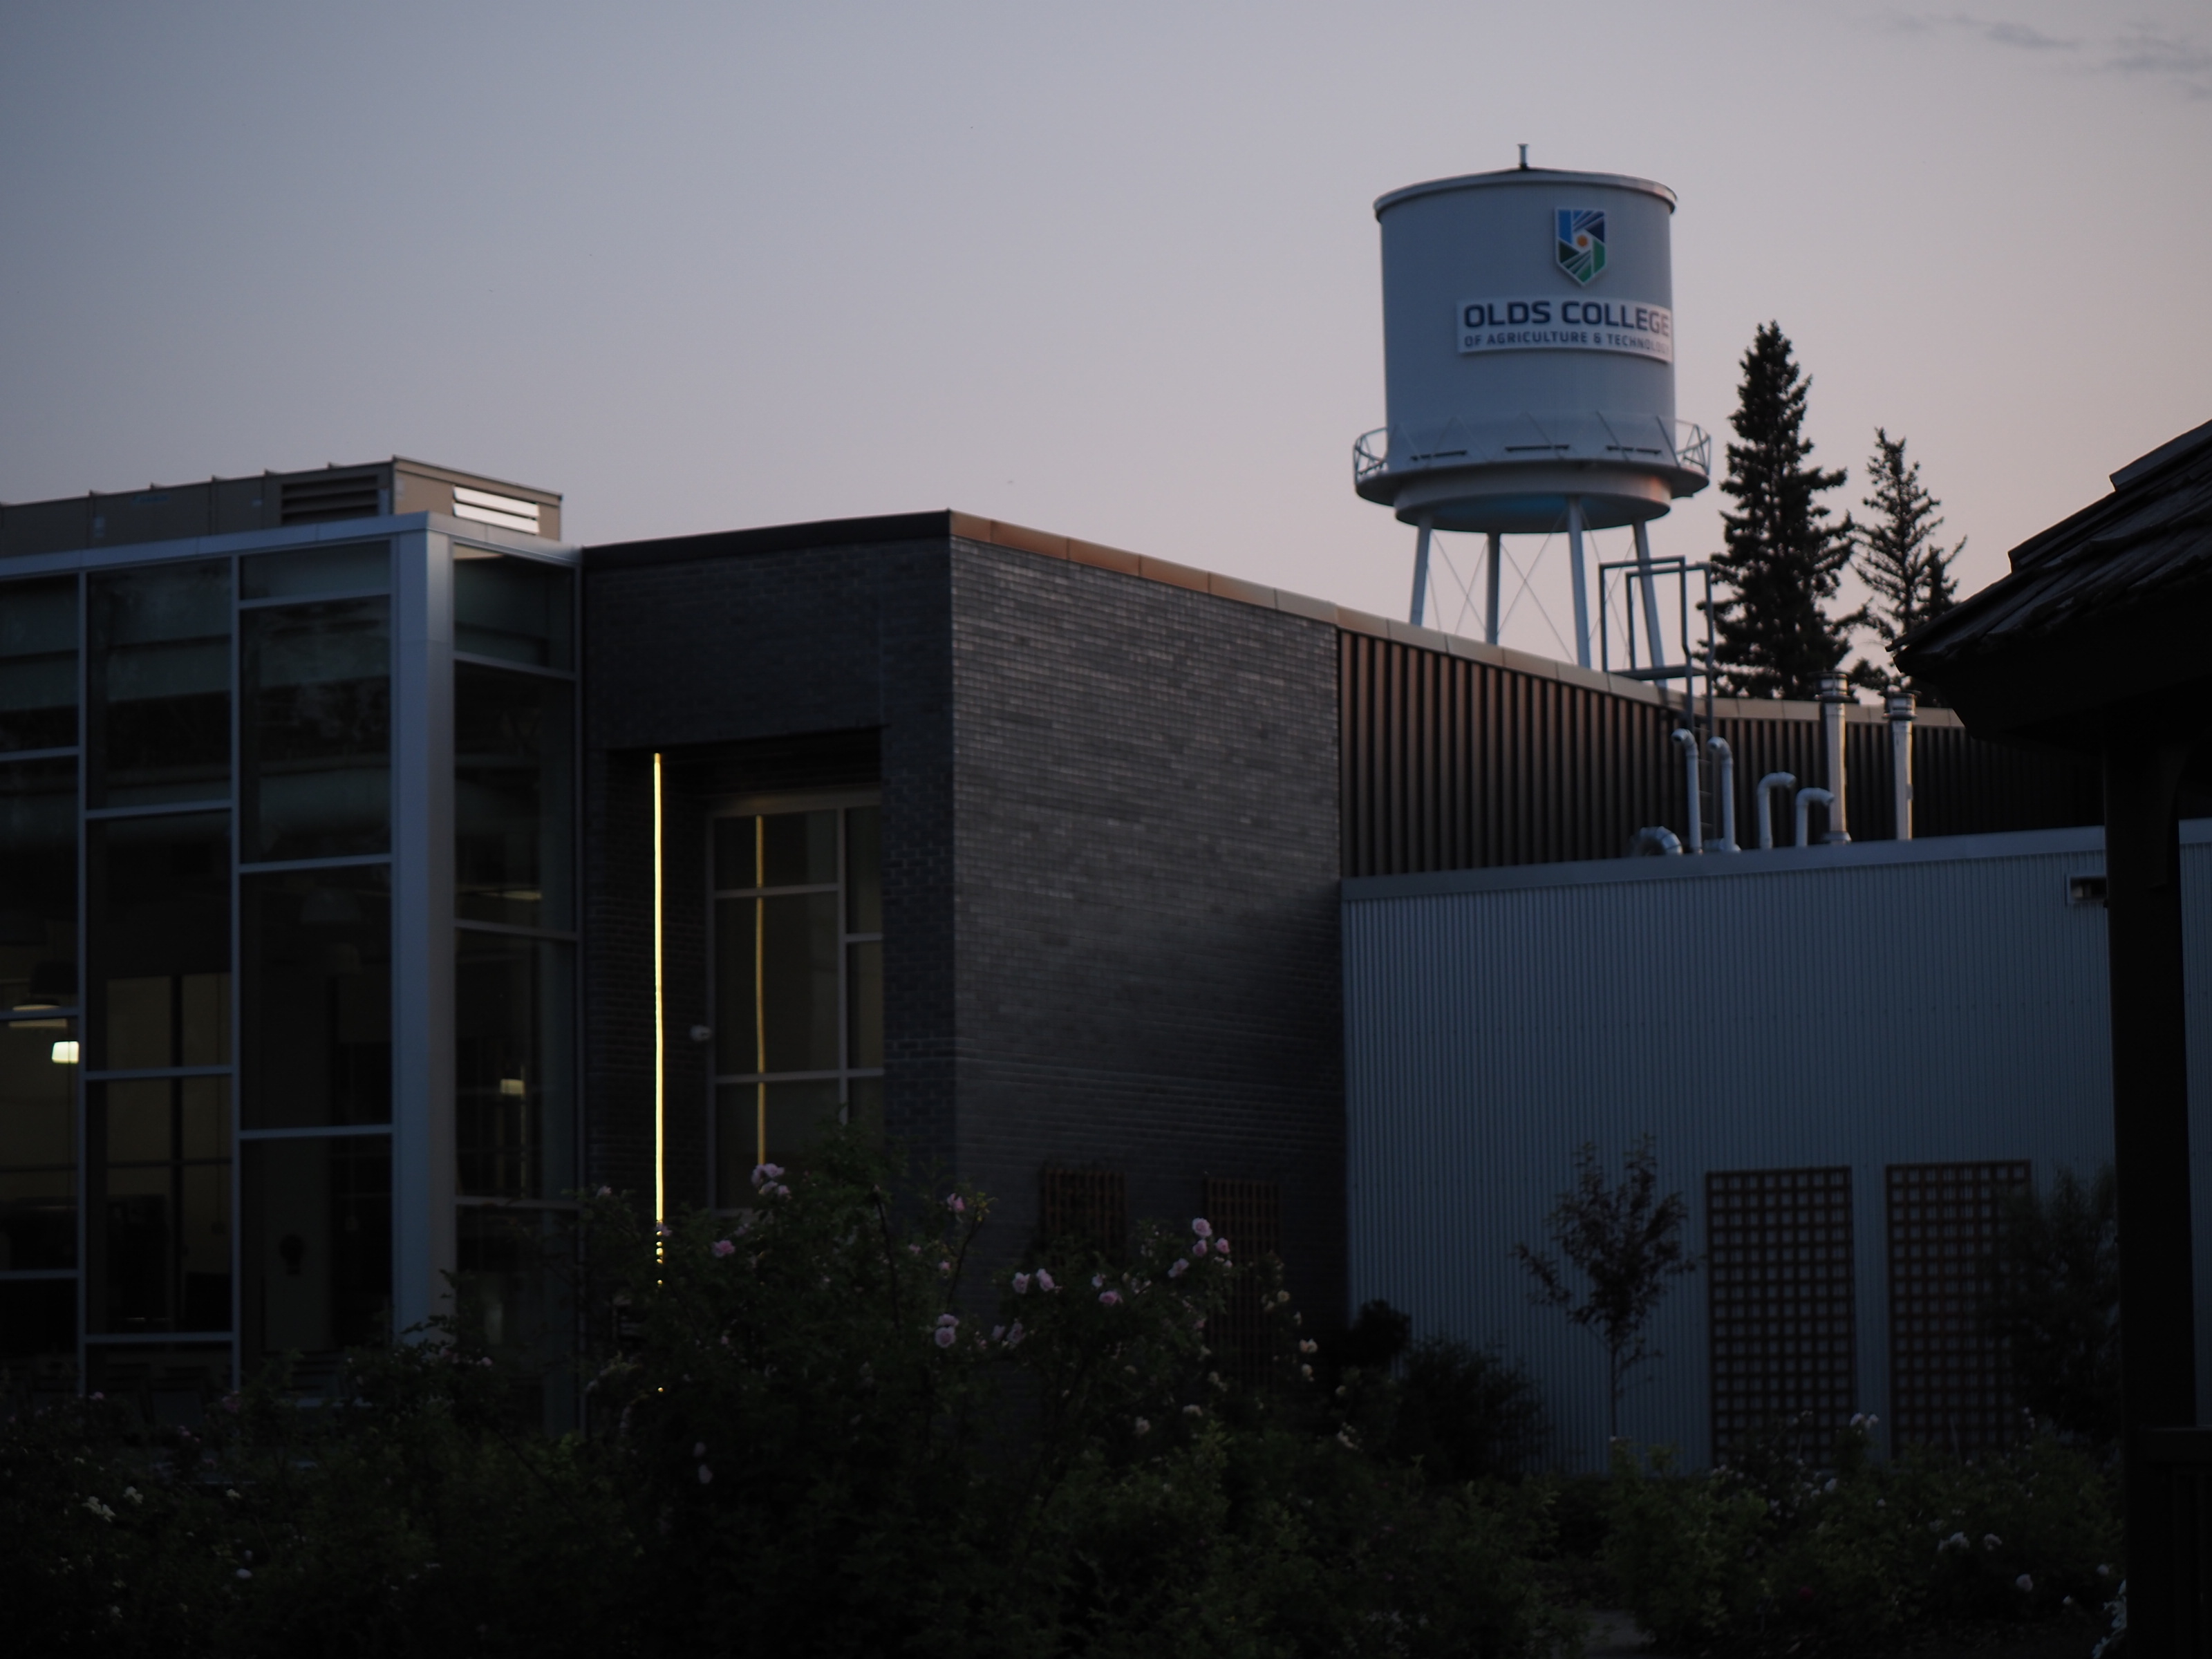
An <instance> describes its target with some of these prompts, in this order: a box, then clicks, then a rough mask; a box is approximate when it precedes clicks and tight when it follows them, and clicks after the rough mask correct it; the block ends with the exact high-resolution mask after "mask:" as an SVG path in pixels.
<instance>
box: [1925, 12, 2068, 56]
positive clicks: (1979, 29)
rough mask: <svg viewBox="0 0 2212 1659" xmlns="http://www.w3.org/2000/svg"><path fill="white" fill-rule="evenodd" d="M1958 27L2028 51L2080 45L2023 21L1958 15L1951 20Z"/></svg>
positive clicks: (1990, 39)
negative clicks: (1988, 19) (2003, 20)
mask: <svg viewBox="0 0 2212 1659" xmlns="http://www.w3.org/2000/svg"><path fill="white" fill-rule="evenodd" d="M1951 21H1953V22H1954V23H1956V24H1957V25H1958V26H1959V27H1960V28H1966V29H1972V31H1973V32H1974V33H1977V34H1978V35H1980V36H1981V37H1982V39H1983V40H1988V41H1990V42H1991V43H1993V44H1995V45H1996V46H2019V47H2021V48H2023V49H2024V50H2026V51H2028V52H2072V51H2074V50H2075V49H2076V48H2077V47H2079V46H2081V42H2080V41H2079V40H2060V39H2059V38H2058V37H2057V35H2055V34H2045V33H2044V32H2043V31H2042V30H2041V29H2034V28H2030V27H2028V26H2027V24H2025V23H2002V22H1996V23H1993V22H1989V21H1985V20H1984V19H1982V18H1979V17H1966V16H1959V17H1954V18H1953V19H1952V20H1951Z"/></svg>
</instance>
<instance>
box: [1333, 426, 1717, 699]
mask: <svg viewBox="0 0 2212 1659" xmlns="http://www.w3.org/2000/svg"><path fill="white" fill-rule="evenodd" d="M1712 447H1713V445H1712V438H1711V435H1709V434H1707V433H1706V432H1705V429H1704V428H1701V427H1699V426H1697V425H1696V424H1694V423H1693V422H1688V421H1678V420H1674V419H1671V418H1668V417H1664V416H1656V415H1650V414H1640V415H1628V414H1619V413H1614V414H1607V413H1604V412H1601V411H1593V412H1591V413H1589V414H1585V415H1557V414H1553V415H1545V416H1536V415H1532V414H1527V413H1523V414H1520V415H1517V416H1512V417H1510V418H1508V419H1491V420H1480V419H1477V420H1471V421H1470V420H1462V419H1461V418H1459V417H1457V416H1453V417H1452V418H1450V419H1448V420H1445V421H1443V422H1440V423H1437V424H1436V425H1434V426H1431V427H1427V428H1419V429H1416V430H1411V431H1408V430H1406V429H1402V428H1397V427H1383V428H1376V430H1374V431H1372V432H1367V433H1363V434H1362V435H1360V437H1359V438H1358V441H1356V442H1354V443H1353V445H1352V487H1353V488H1354V489H1357V490H1358V492H1359V494H1360V495H1363V496H1364V497H1366V498H1367V499H1368V500H1370V501H1381V502H1385V503H1395V504H1396V505H1397V507H1398V511H1399V515H1400V516H1401V518H1410V519H1411V520H1412V521H1413V523H1414V525H1415V526H1416V529H1417V532H1418V535H1417V538H1416V541H1415V544H1414V550H1413V599H1412V603H1411V605H1410V606H1409V607H1408V611H1407V619H1408V620H1409V621H1411V622H1412V623H1413V624H1414V626H1416V627H1419V626H1421V625H1422V623H1423V622H1424V618H1425V615H1426V611H1427V605H1428V594H1429V586H1430V583H1429V558H1430V550H1431V542H1432V540H1433V538H1434V536H1435V533H1436V532H1437V531H1439V530H1447V531H1465V530H1474V531H1476V532H1480V533H1484V534H1486V538H1487V565H1486V574H1485V581H1484V587H1485V593H1486V603H1485V605H1484V608H1483V637H1484V639H1485V641H1486V642H1487V643H1489V644H1492V645H1496V644H1498V633H1499V629H1500V628H1501V626H1502V623H1503V618H1502V617H1501V616H1500V614H1499V607H1498V587H1499V575H1498V572H1499V564H1500V561H1501V556H1502V552H1503V546H1504V538H1505V535H1506V534H1507V533H1508V532H1509V530H1510V531H1511V532H1514V533H1529V532H1534V533H1539V534H1543V535H1546V536H1551V535H1557V534H1559V533H1561V532H1565V536H1566V540H1567V550H1568V559H1569V563H1570V566H1571V572H1570V574H1571V577H1572V580H1573V587H1574V612H1575V615H1574V634H1575V642H1574V653H1575V660H1576V661H1577V663H1578V664H1579V665H1581V666H1583V667H1584V668H1588V667H1589V666H1591V655H1592V640H1591V629H1590V605H1589V575H1588V562H1587V558H1586V556H1585V553H1584V547H1583V538H1584V536H1585V534H1586V533H1587V532H1589V531H1591V530H1593V529H1601V528H1609V527H1616V526H1619V525H1620V524H1621V523H1623V522H1624V521H1626V522H1628V523H1629V524H1630V525H1631V526H1632V529H1633V532H1634V534H1635V538H1636V551H1637V558H1638V562H1639V563H1641V564H1644V565H1647V566H1648V565H1649V563H1650V556H1651V550H1650V540H1649V538H1648V533H1647V532H1646V530H1645V527H1644V526H1645V520H1646V519H1648V518H1649V517H1650V516H1651V515H1652V513H1654V512H1655V511H1656V512H1664V511H1665V507H1664V505H1663V501H1664V496H1662V497H1661V500H1660V501H1658V502H1656V503H1655V504H1654V506H1653V507H1648V508H1644V509H1642V510H1640V511H1639V510H1638V508H1637V507H1635V506H1633V505H1631V506H1629V507H1626V508H1623V507H1622V506H1621V505H1620V496H1619V495H1617V494H1616V493H1615V492H1614V490H1613V489H1609V488H1608V485H1614V486H1617V485H1618V484H1619V483H1620V479H1621V477H1623V476H1624V474H1625V472H1626V471H1628V470H1632V471H1634V472H1636V473H1641V474H1648V475H1650V476H1651V477H1654V478H1656V479H1662V480H1663V481H1664V488H1665V490H1666V492H1667V493H1668V494H1670V495H1687V494H1691V493H1692V492H1694V491H1695V490H1697V489H1701V488H1703V487H1704V485H1705V482H1706V481H1707V480H1708V479H1709V478H1710V477H1711V467H1712ZM1487 469H1499V470H1504V471H1510V473H1511V474H1513V475H1514V476H1516V477H1530V476H1531V475H1530V471H1529V470H1530V469H1542V470H1544V471H1552V470H1557V471H1558V474H1559V476H1558V477H1547V478H1545V479H1544V481H1543V482H1544V483H1545V485H1546V486H1547V489H1546V492H1545V493H1547V494H1548V495H1550V497H1551V499H1552V500H1553V508H1547V509H1546V510H1545V511H1546V513H1547V514H1548V520H1547V521H1546V522H1542V523H1537V522H1533V521H1532V522H1528V523H1525V524H1524V523H1522V522H1521V518H1520V517H1519V516H1516V513H1514V512H1508V511H1507V510H1506V509H1505V503H1504V501H1502V500H1499V499H1497V498H1486V496H1485V494H1484V492H1483V491H1482V490H1481V489H1474V490H1471V491H1469V492H1468V493H1467V494H1466V495H1461V496H1460V497H1459V499H1456V500H1443V501H1438V502H1437V504H1436V505H1435V507H1433V508H1432V509H1431V510H1420V509H1419V508H1415V507H1409V506H1407V504H1406V503H1405V502H1403V501H1399V499H1398V498H1399V496H1400V494H1401V490H1407V489H1408V487H1409V486H1410V487H1412V489H1413V490H1414V491H1419V489H1420V485H1421V481H1422V479H1423V477H1424V475H1427V476H1431V477H1437V478H1438V479H1440V480H1442V479H1451V480H1453V481H1454V482H1455V483H1462V484H1463V483H1465V482H1466V480H1467V479H1468V476H1469V474H1470V472H1471V471H1482V470H1487ZM1585 473H1586V474H1587V476H1588V483H1589V492H1588V494H1587V495H1583V494H1577V493H1576V491H1577V485H1576V483H1574V480H1575V479H1576V478H1577V477H1583V475H1584V474H1585ZM1431 488H1433V486H1431ZM1447 493H1448V494H1452V493H1456V492H1450V491H1448V492H1447ZM1599 502H1603V503H1604V507H1602V508H1601V509H1599V508H1596V504H1597V503H1599ZM1554 509H1555V510H1554ZM1594 509H1595V510H1594ZM1516 512H1517V513H1518V514H1525V513H1526V512H1527V508H1526V507H1520V508H1518V509H1516ZM1509 517H1510V519H1511V522H1510V524H1509V523H1508V522H1507V521H1506V520H1507V519H1508V518H1509ZM1647 586H1648V584H1647ZM1655 618H1656V613H1655ZM1654 625H1655V627H1656V619H1655V623H1654Z"/></svg>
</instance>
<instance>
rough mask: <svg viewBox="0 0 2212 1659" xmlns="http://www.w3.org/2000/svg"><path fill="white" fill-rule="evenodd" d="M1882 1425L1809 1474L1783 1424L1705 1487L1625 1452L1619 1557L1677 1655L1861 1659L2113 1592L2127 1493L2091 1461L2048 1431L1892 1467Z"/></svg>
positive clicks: (1810, 1466)
mask: <svg viewBox="0 0 2212 1659" xmlns="http://www.w3.org/2000/svg"><path fill="white" fill-rule="evenodd" d="M1872 1430H1873V1419H1855V1420H1854V1424H1853V1426H1852V1427H1850V1428H1849V1429H1847V1430H1845V1431H1843V1432H1841V1433H1840V1434H1838V1436H1837V1437H1836V1440H1835V1443H1834V1444H1833V1446H1832V1449H1831V1450H1830V1452H1829V1454H1828V1455H1827V1456H1826V1458H1825V1459H1824V1460H1822V1461H1821V1462H1818V1463H1815V1462H1812V1461H1810V1460H1808V1459H1804V1458H1802V1457H1801V1456H1799V1455H1797V1454H1796V1433H1795V1431H1794V1428H1787V1429H1785V1430H1784V1431H1783V1432H1779V1433H1777V1434H1775V1435H1771V1436H1769V1437H1765V1438H1764V1439H1763V1440H1762V1441H1761V1442H1759V1443H1754V1444H1753V1445H1752V1446H1750V1447H1748V1448H1747V1449H1745V1451H1744V1453H1743V1454H1741V1455H1739V1456H1738V1457H1737V1458H1736V1459H1735V1462H1733V1463H1732V1464H1730V1465H1726V1466H1723V1467H1721V1468H1716V1469H1714V1470H1713V1471H1712V1472H1711V1474H1709V1475H1706V1476H1703V1477H1685V1476H1679V1475H1676V1474H1673V1473H1671V1471H1670V1470H1669V1468H1668V1462H1667V1459H1666V1457H1665V1455H1664V1454H1663V1453H1661V1454H1656V1455H1654V1456H1653V1457H1652V1458H1651V1459H1650V1461H1649V1462H1648V1463H1646V1464H1639V1462H1638V1459H1637V1458H1636V1456H1635V1455H1634V1454H1633V1453H1632V1451H1630V1450H1629V1449H1627V1448H1626V1447H1616V1449H1615V1452H1614V1466H1613V1473H1614V1480H1613V1491H1612V1494H1611V1499H1612V1501H1611V1505H1610V1509H1611V1513H1610V1516H1609V1520H1610V1529H1609V1535H1608V1541H1607V1565H1608V1566H1609V1567H1610V1568H1611V1570H1612V1571H1613V1574H1614V1575H1615V1577H1616V1578H1617V1579H1618V1581H1619V1583H1620V1585H1621V1586H1622V1589H1623V1591H1624V1593H1625V1595H1626V1597H1627V1599H1628V1601H1629V1605H1630V1606H1631V1607H1632V1609H1633V1610H1634V1612H1635V1613H1636V1615H1637V1618H1638V1621H1639V1622H1640V1623H1641V1624H1643V1625H1644V1627H1645V1628H1646V1629H1647V1630H1649V1631H1650V1632H1652V1633H1653V1634H1654V1635H1655V1636H1656V1637H1657V1638H1659V1639H1660V1641H1661V1642H1662V1643H1667V1644H1683V1645H1705V1646H1711V1647H1716V1648H1719V1649H1723V1650H1725V1649H1729V1648H1735V1649H1738V1650H1755V1649H1756V1647H1757V1646H1758V1644H1759V1643H1760V1642H1761V1641H1762V1640H1774V1641H1781V1642H1785V1643H1787V1644H1796V1645H1797V1650H1799V1651H1809V1650H1812V1649H1814V1648H1815V1647H1826V1648H1827V1649H1831V1650H1835V1651H1838V1652H1850V1651H1856V1650H1864V1649H1865V1648H1866V1647H1867V1646H1868V1645H1869V1644H1871V1643H1873V1642H1875V1641H1878V1640H1881V1639H1884V1638H1892V1637H1894V1636H1895V1635H1897V1634H1898V1633H1899V1632H1901V1631H1904V1630H1905V1629H1906V1628H1907V1627H1909V1626H1914V1625H1919V1624H1925V1623H1928V1622H1930V1621H1936V1620H1956V1619H1973V1620H2025V1619H2029V1618H2033V1617H2036V1616H2039V1615H2044V1614H2048V1613H2054V1612H2057V1610H2059V1609H2060V1607H2062V1606H2063V1605H2064V1604H2065V1603H2067V1602H2069V1601H2071V1602H2072V1603H2073V1604H2074V1605H2075V1606H2077V1607H2093V1606H2095V1605H2097V1604H2098V1603H2099V1602H2100V1601H2102V1600H2103V1599H2104V1598H2105V1597H2106V1595H2109V1594H2110V1593H2111V1591H2112V1585H2113V1584H2114V1583H2115V1582H2116V1578H2115V1577H2113V1576H2112V1572H2113V1570H2114V1568H2115V1565H2116V1564H2117V1563H2118V1559H2119V1551H2120V1534H2119V1524H2118V1515H2117V1499H2116V1494H2115V1492H2114V1491H2113V1489H2112V1483H2111V1480H2110V1478H2109V1477H2108V1475H2107V1474H2106V1472H2105V1470H2104V1469H2103V1468H2102V1467H2101V1466H2100V1465H2099V1464H2098V1463H2097V1462H2094V1461H2093V1459H2091V1458H2090V1457H2089V1456H2087V1455H2085V1454H2084V1453H2083V1452H2081V1451H2080V1450H2079V1449H2075V1448H2073V1447H2070V1446H2069V1445H2066V1444H2064V1443H2062V1442H2061V1441H2059V1440H2058V1439H2057V1437H2054V1436H2052V1435H2050V1434H2048V1433H2045V1434H2040V1435H2035V1436H2033V1437H2028V1438H2027V1439H2025V1440H2024V1441H2023V1442H2022V1443H2021V1444H2020V1445H2019V1446H2017V1447H2015V1449H2011V1450H2009V1451H2007V1452H2005V1453H2002V1454H1997V1455H1989V1456H1985V1457H1983V1458H1980V1459H1973V1460H1964V1459H1960V1458H1957V1457H1954V1456H1951V1455H1948V1454H1942V1453H1936V1452H1930V1451H1928V1450H1925V1449H1919V1448H1914V1449H1909V1450H1907V1451H1906V1452H1905V1455H1903V1456H1902V1457H1900V1458H1899V1459H1898V1460H1896V1461H1895V1462H1891V1463H1888V1464H1881V1463H1877V1462H1875V1461H1874V1460H1873V1459H1872V1457H1871V1456H1870V1455H1869V1451H1870V1448H1871V1437H1872ZM2100 1568H2101V1569H2104V1570H2105V1571H2100Z"/></svg>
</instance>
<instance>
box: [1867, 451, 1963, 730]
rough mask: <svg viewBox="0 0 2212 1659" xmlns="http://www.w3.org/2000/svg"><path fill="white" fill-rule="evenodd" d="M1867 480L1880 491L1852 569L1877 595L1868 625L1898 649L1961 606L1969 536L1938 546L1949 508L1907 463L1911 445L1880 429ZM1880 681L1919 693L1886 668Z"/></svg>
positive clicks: (1878, 671)
mask: <svg viewBox="0 0 2212 1659" xmlns="http://www.w3.org/2000/svg"><path fill="white" fill-rule="evenodd" d="M1867 474H1868V478H1869V482H1870V483H1872V485H1873V486H1874V493H1873V494H1872V495H1869V496H1868V497H1867V498H1866V501H1865V502H1864V506H1865V507H1866V509H1867V511H1868V512H1869V513H1870V514H1872V515H1873V516H1872V517H1871V518H1869V519H1868V520H1866V522H1864V523H1860V522H1858V521H1857V520H1856V519H1854V520H1851V521H1850V529H1851V532H1852V537H1851V539H1852V544H1853V546H1854V549H1855V553H1854V556H1853V558H1852V561H1851V568H1853V569H1854V570H1856V571H1857V573H1858V575H1859V579H1860V580H1862V581H1863V582H1865V583H1866V585H1867V586H1868V587H1869V588H1870V589H1872V590H1873V592H1874V603H1873V604H1872V605H1869V606H1868V607H1867V611H1866V619H1867V622H1868V623H1869V625H1871V626H1872V628H1873V629H1874V631H1875V634H1877V635H1880V636H1881V642H1882V646H1883V647H1884V648H1885V649H1886V650H1893V649H1894V648H1895V647H1896V645H1897V641H1898V639H1899V636H1900V635H1904V634H1905V633H1908V632H1909V631H1911V629H1915V628H1917V627H1918V626H1919V625H1920V624H1921V623H1924V622H1927V621H1929V620H1930V619H1931V618H1933V617H1940V616H1942V614H1943V613H1944V612H1945V611H1948V610H1949V609H1950V608H1951V607H1952V606H1953V605H1955V604H1956V603H1958V597H1959V596H1958V590H1957V588H1956V587H1955V586H1954V584H1953V582H1952V580H1951V563H1952V561H1953V560H1954V559H1956V558H1957V557H1958V556H1959V555H1960V553H1961V552H1963V551H1964V550H1965V549H1966V542H1965V540H1964V539H1963V538H1962V539H1961V540H1960V543H1959V544H1958V545H1957V546H1956V547H1954V548H1951V549H1949V550H1946V549H1944V548H1943V547H1942V545H1941V544H1939V543H1938V542H1937V541H1936V532H1937V531H1938V530H1940V529H1942V526H1943V520H1942V519H1940V518H1938V517H1937V516H1936V508H1937V507H1941V506H1942V505H1943V503H1942V502H1941V501H1937V500H1936V498H1935V497H1934V496H1933V495H1929V493H1928V491H1927V489H1925V488H1924V487H1923V485H1922V483H1921V482H1920V463H1919V462H1917V461H1908V460H1906V459H1905V440H1904V439H1902V438H1892V437H1891V436H1890V435H1889V434H1888V433H1887V432H1886V431H1884V430H1883V429H1882V428H1881V427H1876V428H1875V429H1874V453H1873V454H1872V455H1871V456H1869V458H1868V459H1867ZM1873 678H1874V679H1875V684H1877V686H1878V687H1879V688H1880V689H1881V690H1898V691H1905V690H1912V691H1917V690H1919V688H1918V687H1917V686H1914V685H1911V684H1909V683H1908V682H1907V681H1906V680H1905V678H1903V677H1902V676H1901V675H1899V674H1896V673H1893V672H1890V671H1886V670H1884V669H1882V668H1881V667H1879V666H1875V668H1874V670H1873Z"/></svg>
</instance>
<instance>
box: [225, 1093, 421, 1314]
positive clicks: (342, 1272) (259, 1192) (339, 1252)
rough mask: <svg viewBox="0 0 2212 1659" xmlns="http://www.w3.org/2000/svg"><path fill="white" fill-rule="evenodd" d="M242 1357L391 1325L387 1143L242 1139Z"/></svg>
mask: <svg viewBox="0 0 2212 1659" xmlns="http://www.w3.org/2000/svg"><path fill="white" fill-rule="evenodd" d="M240 1158H242V1160H243V1164H244V1167H243V1170H242V1177H243V1187H242V1198H243V1204H244V1215H243V1225H244V1229H245V1236H244V1238H243V1241H242V1245H243V1248H242V1249H241V1250H240V1261H241V1262H242V1263H243V1265H244V1267H245V1272H246V1283H245V1292H246V1293H245V1295H244V1297H242V1298H241V1301H242V1312H243V1316H244V1319H245V1326H246V1328H245V1338H246V1352H247V1353H248V1355H249V1356H252V1355H260V1354H278V1353H288V1352H301V1353H308V1354H313V1353H328V1352H333V1351H335V1350H337V1349H340V1348H352V1347H361V1346H366V1345H368V1344H369V1343H374V1342H380V1341H382V1340H385V1338H386V1336H388V1335H389V1334H390V1331H391V1327H392V1138H391V1137H390V1136H389V1135H331V1136H327V1137H325V1136H319V1135H318V1136H314V1137H312V1138H307V1139H282V1140H249V1141H247V1142H246V1144H245V1145H244V1146H242V1147H241V1148H240Z"/></svg>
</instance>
